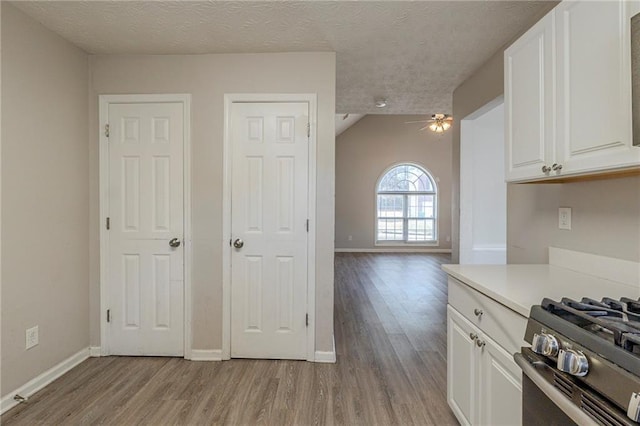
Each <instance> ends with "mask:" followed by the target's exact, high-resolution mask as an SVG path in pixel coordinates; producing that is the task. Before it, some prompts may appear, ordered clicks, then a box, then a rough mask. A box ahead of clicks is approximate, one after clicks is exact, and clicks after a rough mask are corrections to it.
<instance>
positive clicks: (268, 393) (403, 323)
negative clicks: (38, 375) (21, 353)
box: [1, 254, 457, 425]
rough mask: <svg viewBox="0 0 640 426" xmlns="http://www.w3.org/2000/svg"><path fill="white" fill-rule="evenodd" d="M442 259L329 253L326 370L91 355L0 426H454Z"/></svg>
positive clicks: (311, 365) (247, 362)
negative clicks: (331, 339) (331, 347)
mask: <svg viewBox="0 0 640 426" xmlns="http://www.w3.org/2000/svg"><path fill="white" fill-rule="evenodd" d="M448 261H449V257H448V256H446V255H424V254H375V255H374V254H337V255H336V259H335V264H336V282H335V338H336V349H337V357H338V362H337V363H336V364H314V363H308V362H304V361H263V360H232V361H225V362H190V361H185V360H183V359H178V358H134V357H105V358H91V359H88V360H87V361H85V362H83V363H82V364H81V365H79V366H78V367H76V368H74V369H73V370H71V371H70V372H69V373H68V374H66V375H65V376H63V377H62V378H60V379H58V380H56V381H55V382H53V383H52V384H51V385H49V386H47V387H46V388H44V389H43V390H42V391H40V392H38V393H37V394H36V395H34V396H32V397H31V398H30V399H29V401H28V403H26V404H22V405H20V406H18V407H16V408H14V409H12V410H11V411H9V412H7V413H6V414H5V415H4V416H2V418H1V421H2V424H3V425H34V424H118V425H129V424H150V425H159V424H228V425H252V424H270V425H311V424H314V425H315V424H317V425H324V424H344V425H358V424H361V425H391V424H398V425H411V424H415V425H429V424H432V425H446V424H457V422H456V420H455V419H454V417H453V415H452V414H451V412H450V410H449V408H448V406H447V404H446V396H445V395H446V360H445V354H446V300H447V289H446V278H445V275H444V274H443V273H442V271H441V270H440V264H441V263H446V262H448Z"/></svg>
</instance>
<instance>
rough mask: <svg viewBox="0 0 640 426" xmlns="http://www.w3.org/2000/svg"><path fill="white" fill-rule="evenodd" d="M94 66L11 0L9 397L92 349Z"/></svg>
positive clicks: (6, 156)
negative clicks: (29, 334) (32, 337)
mask: <svg viewBox="0 0 640 426" xmlns="http://www.w3.org/2000/svg"><path fill="white" fill-rule="evenodd" d="M87 64H88V62H87V55H86V54H85V53H83V52H82V51H81V50H79V49H77V48H76V47H74V46H72V45H71V44H70V43H68V42H66V41H64V40H63V39H61V38H59V37H58V36H56V35H54V34H53V33H52V32H50V31H49V30H47V29H45V28H44V27H42V26H41V25H40V24H38V23H36V22H35V21H33V20H32V19H31V18H29V17H27V16H25V15H24V14H23V13H22V12H20V11H18V10H17V9H16V8H14V7H13V6H11V5H10V4H8V3H6V2H2V82H1V83H2V100H1V102H2V113H3V117H2V314H1V315H2V318H1V320H2V371H1V373H2V374H1V376H2V382H1V383H0V386H1V388H2V395H4V394H5V393H6V392H9V391H11V390H13V389H15V388H17V387H19V386H21V385H23V384H24V383H25V382H27V381H29V380H31V379H33V378H34V377H35V376H37V375H39V374H40V373H42V372H44V371H46V370H47V369H49V368H51V367H53V366H54V365H56V364H58V363H59V362H61V361H62V360H64V359H66V358H68V357H69V356H71V355H73V354H75V353H77V352H78V351H80V350H82V349H86V348H87V347H88V346H89V303H88V302H89V286H88V283H89V255H88V252H89V183H88V182H89V162H88V160H89V149H88V144H87V136H88V122H89V117H88V113H87V87H88V71H87ZM35 325H38V326H39V329H40V344H39V345H38V346H35V347H34V348H31V349H29V350H25V330H26V329H27V328H29V327H32V326H35Z"/></svg>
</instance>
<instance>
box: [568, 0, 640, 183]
mask: <svg viewBox="0 0 640 426" xmlns="http://www.w3.org/2000/svg"><path fill="white" fill-rule="evenodd" d="M635 7H637V2H626V1H568V2H562V3H560V4H559V5H558V6H557V8H556V14H557V28H558V30H557V41H558V45H557V55H558V62H557V63H558V121H557V122H558V144H559V158H558V162H559V163H560V164H562V173H563V174H566V173H575V172H580V171H584V170H590V171H593V170H600V169H610V168H617V167H625V166H632V165H636V164H638V162H640V149H638V148H637V147H633V146H632V137H631V65H630V64H631V59H630V56H631V48H630V42H631V35H630V27H631V21H630V20H631V13H632V10H631V9H632V8H635Z"/></svg>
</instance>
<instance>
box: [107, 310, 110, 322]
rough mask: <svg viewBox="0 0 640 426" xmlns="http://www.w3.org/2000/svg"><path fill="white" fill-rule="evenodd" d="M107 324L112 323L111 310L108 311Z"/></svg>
mask: <svg viewBox="0 0 640 426" xmlns="http://www.w3.org/2000/svg"><path fill="white" fill-rule="evenodd" d="M107 322H111V309H107Z"/></svg>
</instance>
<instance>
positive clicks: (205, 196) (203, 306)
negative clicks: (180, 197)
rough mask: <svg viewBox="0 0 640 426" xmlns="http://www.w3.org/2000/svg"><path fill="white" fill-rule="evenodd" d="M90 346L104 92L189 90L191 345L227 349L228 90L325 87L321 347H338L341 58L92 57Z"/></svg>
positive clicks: (95, 315) (320, 176) (320, 170)
mask: <svg viewBox="0 0 640 426" xmlns="http://www.w3.org/2000/svg"><path fill="white" fill-rule="evenodd" d="M90 69H91V84H90V96H89V111H90V123H91V124H90V135H91V138H90V162H91V175H90V179H91V186H90V188H91V242H90V244H91V258H90V259H91V271H90V272H91V343H92V345H96V346H97V345H99V343H100V323H99V322H100V309H99V307H100V287H99V282H100V281H99V274H100V269H99V261H100V258H99V249H100V245H99V223H98V222H99V209H98V207H99V199H98V195H99V193H98V186H99V185H98V182H99V180H98V178H99V175H98V121H97V120H98V95H99V94H123V93H129V94H132V93H191V95H192V104H191V116H192V117H191V147H192V148H191V151H192V161H191V167H192V170H191V176H192V187H191V189H192V235H193V243H192V247H193V270H192V271H193V272H192V289H193V318H192V323H193V348H194V349H203V350H207V349H211V350H215V349H221V348H222V250H223V247H224V242H223V239H222V237H223V236H222V208H223V206H222V145H223V136H224V135H223V129H224V126H223V122H224V109H223V108H224V94H225V93H317V94H318V144H317V206H318V207H317V212H316V214H317V216H316V217H317V230H318V233H317V237H316V268H317V269H316V271H317V272H316V312H317V313H318V314H317V317H316V350H319V351H329V350H332V346H333V234H334V216H333V211H334V167H335V159H334V155H335V151H334V148H335V133H334V126H335V54H334V53H282V54H225V55H180V56H173V55H165V56H136V55H129V56H92V57H91V58H90Z"/></svg>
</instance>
